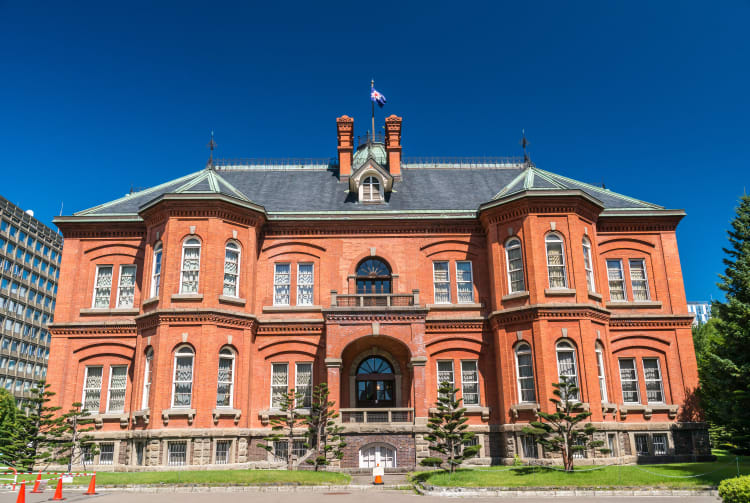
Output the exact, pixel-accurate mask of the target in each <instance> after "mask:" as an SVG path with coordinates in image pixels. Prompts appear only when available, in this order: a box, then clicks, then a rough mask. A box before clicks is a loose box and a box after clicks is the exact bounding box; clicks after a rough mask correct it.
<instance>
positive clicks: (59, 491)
mask: <svg viewBox="0 0 750 503" xmlns="http://www.w3.org/2000/svg"><path fill="white" fill-rule="evenodd" d="M64 499H65V498H63V495H62V477H60V478H59V479H57V487H56V488H55V495H54V496H53V497H52V499H51V500H50V501H62V500H64Z"/></svg>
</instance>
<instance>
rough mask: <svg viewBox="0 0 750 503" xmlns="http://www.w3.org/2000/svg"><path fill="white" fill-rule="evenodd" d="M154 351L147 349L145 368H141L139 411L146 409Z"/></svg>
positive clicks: (149, 392)
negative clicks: (141, 381) (141, 384)
mask: <svg viewBox="0 0 750 503" xmlns="http://www.w3.org/2000/svg"><path fill="white" fill-rule="evenodd" d="M153 360H154V349H153V348H148V349H147V350H146V355H145V366H144V368H143V394H142V395H141V409H148V408H149V406H148V400H149V395H150V394H151V379H152V376H153V372H154V369H153V368H152V366H153Z"/></svg>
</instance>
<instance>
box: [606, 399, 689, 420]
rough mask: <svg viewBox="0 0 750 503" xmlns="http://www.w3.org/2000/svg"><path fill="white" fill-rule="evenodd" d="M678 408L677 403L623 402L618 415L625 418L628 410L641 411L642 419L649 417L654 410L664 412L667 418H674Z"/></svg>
mask: <svg viewBox="0 0 750 503" xmlns="http://www.w3.org/2000/svg"><path fill="white" fill-rule="evenodd" d="M678 410H680V406H679V405H668V404H666V403H651V404H648V405H642V404H624V405H620V417H621V418H622V419H625V418H626V417H628V413H630V412H642V413H643V419H651V415H652V414H653V413H654V412H666V413H667V414H668V415H669V419H674V418H676V417H677V411H678Z"/></svg>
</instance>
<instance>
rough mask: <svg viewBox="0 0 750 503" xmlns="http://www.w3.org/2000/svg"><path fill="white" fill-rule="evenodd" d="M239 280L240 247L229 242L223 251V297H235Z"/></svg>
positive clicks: (237, 292)
mask: <svg viewBox="0 0 750 503" xmlns="http://www.w3.org/2000/svg"><path fill="white" fill-rule="evenodd" d="M239 278H240V247H239V245H238V244H237V243H235V242H232V241H230V242H229V243H227V246H226V249H225V251H224V295H227V296H229V297H237V296H238V294H239Z"/></svg>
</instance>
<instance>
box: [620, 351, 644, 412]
mask: <svg viewBox="0 0 750 503" xmlns="http://www.w3.org/2000/svg"><path fill="white" fill-rule="evenodd" d="M620 384H621V386H622V401H623V403H640V401H641V398H640V393H639V391H638V371H637V370H636V368H635V358H620Z"/></svg>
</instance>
